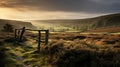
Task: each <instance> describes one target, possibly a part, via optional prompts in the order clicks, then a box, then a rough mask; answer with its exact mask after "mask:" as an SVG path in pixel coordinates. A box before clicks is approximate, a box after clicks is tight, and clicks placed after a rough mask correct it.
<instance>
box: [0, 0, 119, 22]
mask: <svg viewBox="0 0 120 67" xmlns="http://www.w3.org/2000/svg"><path fill="white" fill-rule="evenodd" d="M0 1H1V2H0V12H1V13H0V19H9V20H20V21H26V20H58V19H86V18H94V17H98V16H103V15H109V14H115V13H120V8H119V7H120V1H119V0H114V1H113V0H109V1H107V0H80V1H78V0H75V1H72V0H66V1H64V0H51V1H49V0H45V1H43V0H34V1H33V0H0Z"/></svg>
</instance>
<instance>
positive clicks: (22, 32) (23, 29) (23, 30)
mask: <svg viewBox="0 0 120 67" xmlns="http://www.w3.org/2000/svg"><path fill="white" fill-rule="evenodd" d="M24 32H25V27H23V28H22V31H21V34H20V38H19V42H20V41H21V40H22V36H23V34H24Z"/></svg>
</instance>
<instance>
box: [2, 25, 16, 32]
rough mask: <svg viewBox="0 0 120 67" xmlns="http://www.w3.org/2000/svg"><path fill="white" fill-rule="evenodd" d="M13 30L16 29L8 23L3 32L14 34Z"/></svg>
mask: <svg viewBox="0 0 120 67" xmlns="http://www.w3.org/2000/svg"><path fill="white" fill-rule="evenodd" d="M13 29H14V27H13V25H11V24H8V23H7V24H5V25H4V26H3V31H5V32H13Z"/></svg>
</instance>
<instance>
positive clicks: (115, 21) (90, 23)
mask: <svg viewBox="0 0 120 67" xmlns="http://www.w3.org/2000/svg"><path fill="white" fill-rule="evenodd" d="M32 22H34V24H36V26H37V27H40V28H50V29H52V30H60V29H62V30H63V31H67V30H76V31H88V30H96V29H98V28H100V29H105V28H107V29H108V28H112V27H114V28H115V27H120V13H117V14H111V15H105V16H100V17H95V18H88V19H71V20H67V19H66V20H33V21H32Z"/></svg>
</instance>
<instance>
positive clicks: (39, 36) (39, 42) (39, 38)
mask: <svg viewBox="0 0 120 67" xmlns="http://www.w3.org/2000/svg"><path fill="white" fill-rule="evenodd" d="M40 44H41V31H40V30H38V52H40Z"/></svg>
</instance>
